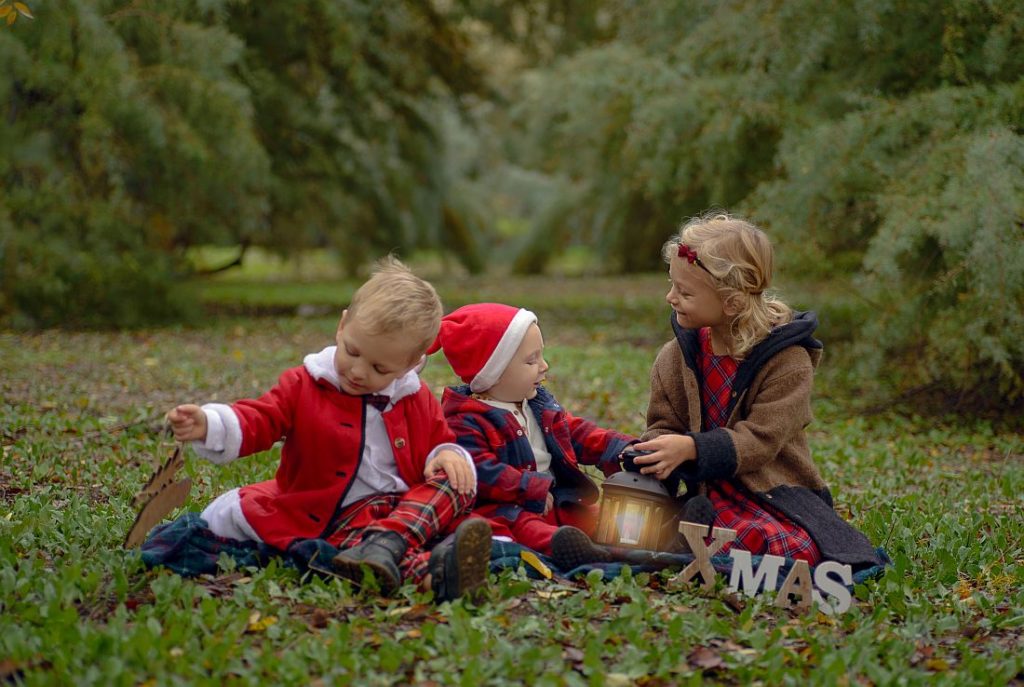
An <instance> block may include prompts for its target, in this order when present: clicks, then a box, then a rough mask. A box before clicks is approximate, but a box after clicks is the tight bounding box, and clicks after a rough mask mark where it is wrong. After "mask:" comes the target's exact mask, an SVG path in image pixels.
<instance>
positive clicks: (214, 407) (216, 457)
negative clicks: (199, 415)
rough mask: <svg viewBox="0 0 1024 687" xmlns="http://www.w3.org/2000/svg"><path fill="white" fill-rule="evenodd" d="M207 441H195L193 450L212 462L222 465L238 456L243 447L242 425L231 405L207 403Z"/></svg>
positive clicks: (205, 411) (205, 406)
mask: <svg viewBox="0 0 1024 687" xmlns="http://www.w3.org/2000/svg"><path fill="white" fill-rule="evenodd" d="M203 412H204V413H206V441H193V442H192V450H193V451H195V452H196V454H197V455H199V456H202V457H203V458H205V459H206V460H208V461H210V462H211V463H217V464H218V465H222V464H224V463H230V462H231V461H233V460H235V459H236V458H238V453H239V451H241V449H242V426H241V425H240V424H239V422H238V416H237V415H235V411H234V410H232V409H231V406H229V405H225V404H223V403H207V404H206V405H204V406H203Z"/></svg>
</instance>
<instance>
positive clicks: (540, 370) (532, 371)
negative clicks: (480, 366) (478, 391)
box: [485, 324, 548, 403]
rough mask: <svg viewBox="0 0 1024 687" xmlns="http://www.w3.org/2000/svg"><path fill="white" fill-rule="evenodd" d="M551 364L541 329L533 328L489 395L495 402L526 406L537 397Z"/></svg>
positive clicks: (527, 333)
mask: <svg viewBox="0 0 1024 687" xmlns="http://www.w3.org/2000/svg"><path fill="white" fill-rule="evenodd" d="M547 371H548V364H547V362H546V361H545V360H544V337H543V336H542V335H541V333H540V327H538V326H537V325H536V324H532V325H530V328H529V329H527V330H526V334H525V335H524V336H523V341H522V343H520V344H519V348H518V349H517V350H516V354H515V355H514V356H512V360H511V361H510V362H509V364H508V366H507V367H506V368H505V371H504V372H502V373H501V377H499V378H498V381H497V382H496V383H495V384H494V386H492V387H491V388H490V389H487V390H486V391H485V393H486V394H487V395H488V396H489V397H491V398H493V399H494V400H495V401H504V402H506V403H522V402H523V401H524V400H529V399H531V398H533V397H534V396H536V395H537V387H539V386H540V384H541V382H543V381H544V374H545V373H546V372H547Z"/></svg>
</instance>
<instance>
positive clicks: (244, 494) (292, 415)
mask: <svg viewBox="0 0 1024 687" xmlns="http://www.w3.org/2000/svg"><path fill="white" fill-rule="evenodd" d="M366 405H367V404H366V398H365V397H363V396H352V395H349V394H346V393H344V392H341V391H339V390H338V389H337V388H336V387H335V386H334V385H332V384H331V383H330V382H329V381H328V380H326V379H316V378H314V377H313V376H311V375H310V373H309V371H308V370H307V369H306V368H305V367H294V368H292V369H289V370H286V371H285V372H284V373H283V374H282V375H281V377H280V379H278V382H277V385H276V386H274V387H273V388H272V389H271V390H270V391H268V392H267V393H265V394H263V395H262V396H261V397H259V398H258V399H255V400H243V401H238V402H236V403H234V404H232V405H231V409H232V411H234V415H235V416H236V417H237V418H238V422H239V425H240V429H241V446H240V448H239V452H238V454H239V455H240V456H245V455H250V454H253V453H258V452H260V451H266V450H267V449H269V448H271V447H272V446H273V445H274V443H275V442H277V441H278V440H279V439H280V438H281V437H282V436H283V437H285V441H284V447H283V448H282V449H281V463H280V465H279V466H278V468H277V474H276V475H275V476H274V479H272V480H267V481H266V482H259V483H257V484H251V485H248V486H245V487H242V489H241V490H240V491H239V496H240V498H241V505H242V513H243V514H244V515H245V519H246V520H247V521H248V522H249V524H250V525H251V526H252V528H253V529H254V530H255V531H256V533H257V534H258V535H259V536H260V538H261V539H262V540H263V541H264V542H266V543H267V544H269V545H271V546H274V547H277V548H279V549H285V548H287V547H288V546H289V545H290V544H291V543H292V542H293V541H295V540H297V539H307V538H323V539H327V540H328V541H331V535H332V534H335V533H334V531H333V530H334V526H335V519H336V517H337V516H338V514H339V512H340V511H341V509H342V508H341V507H342V503H343V502H344V499H345V495H346V494H347V493H348V490H349V489H350V488H351V486H352V483H353V479H354V477H355V475H356V471H357V470H358V469H359V464H360V461H361V460H362V456H363V445H364V441H365V422H366ZM382 417H383V418H384V424H385V427H386V429H387V434H388V438H389V439H390V445H391V449H392V451H393V452H394V457H395V462H396V464H397V466H398V473H399V476H400V477H401V478H402V480H403V481H404V482H405V483H406V484H408V485H409V486H412V485H414V484H421V483H423V482H424V481H425V479H424V477H423V469H424V467H425V465H426V459H427V456H428V454H429V453H430V451H431V450H432V449H433V448H434V447H436V446H437V445H438V444H441V443H447V442H452V441H454V440H455V436H454V434H453V433H452V431H451V430H450V429H449V428H448V425H447V424H446V422H445V420H444V414H443V413H442V411H441V406H440V404H439V403H438V402H437V399H436V398H435V397H434V395H433V394H432V393H431V392H430V389H429V388H427V386H426V384H424V383H423V382H420V387H419V390H418V391H416V392H414V393H412V394H409V395H406V396H403V397H402V398H400V399H398V400H397V401H395V405H394V406H393V407H392V408H391V409H390V410H388V411H387V412H385V413H384V414H383V415H382ZM365 524H369V522H367V523H365Z"/></svg>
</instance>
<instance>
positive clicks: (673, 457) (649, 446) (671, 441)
mask: <svg viewBox="0 0 1024 687" xmlns="http://www.w3.org/2000/svg"><path fill="white" fill-rule="evenodd" d="M633 448H635V449H637V450H638V451H651V452H652V453H650V454H648V455H646V456H637V457H636V458H634V459H633V462H634V463H635V464H636V465H639V466H641V468H640V472H641V473H642V474H645V475H654V476H655V477H657V478H658V479H666V478H668V476H669V475H671V474H672V471H673V470H675V469H676V468H677V467H679V466H680V465H682V464H683V463H685V462H686V461H688V460H696V459H697V445H696V444H694V443H693V437H690V436H686V435H685V434H663V435H661V436H660V437H655V438H654V439H651V440H650V441H645V442H643V443H640V444H633Z"/></svg>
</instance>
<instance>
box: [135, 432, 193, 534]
mask: <svg viewBox="0 0 1024 687" xmlns="http://www.w3.org/2000/svg"><path fill="white" fill-rule="evenodd" d="M184 466H185V458H184V457H183V456H182V455H181V445H180V444H179V445H178V446H177V447H175V449H174V455H173V456H171V457H170V458H168V459H167V462H166V463H164V464H163V465H162V466H160V467H159V468H158V469H157V471H156V472H154V473H153V476H152V477H150V478H149V481H148V482H146V484H145V486H144V487H142V490H141V491H139V493H138V494H136V495H135V498H134V499H132V504H133V505H135V506H141V507H140V508H139V514H138V515H136V516H135V524H133V525H132V527H131V529H130V530H128V536H126V537H125V538H124V547H125V548H126V549H131V548H134V547H136V546H138V545H140V544H141V543H142V542H144V541H145V540H146V535H147V534H149V531H150V530H151V529H153V527H155V526H156V525H157V524H158V523H159V522H160V521H161V520H163V519H164V518H165V517H167V515H169V514H170V513H171V512H173V511H174V509H175V508H179V507H181V506H183V505H184V504H185V501H186V500H187V499H188V492H189V490H190V489H192V479H191V478H189V477H186V478H185V479H182V480H178V481H175V479H174V477H175V475H176V474H177V472H178V470H180V469H181V468H183V467H184Z"/></svg>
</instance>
